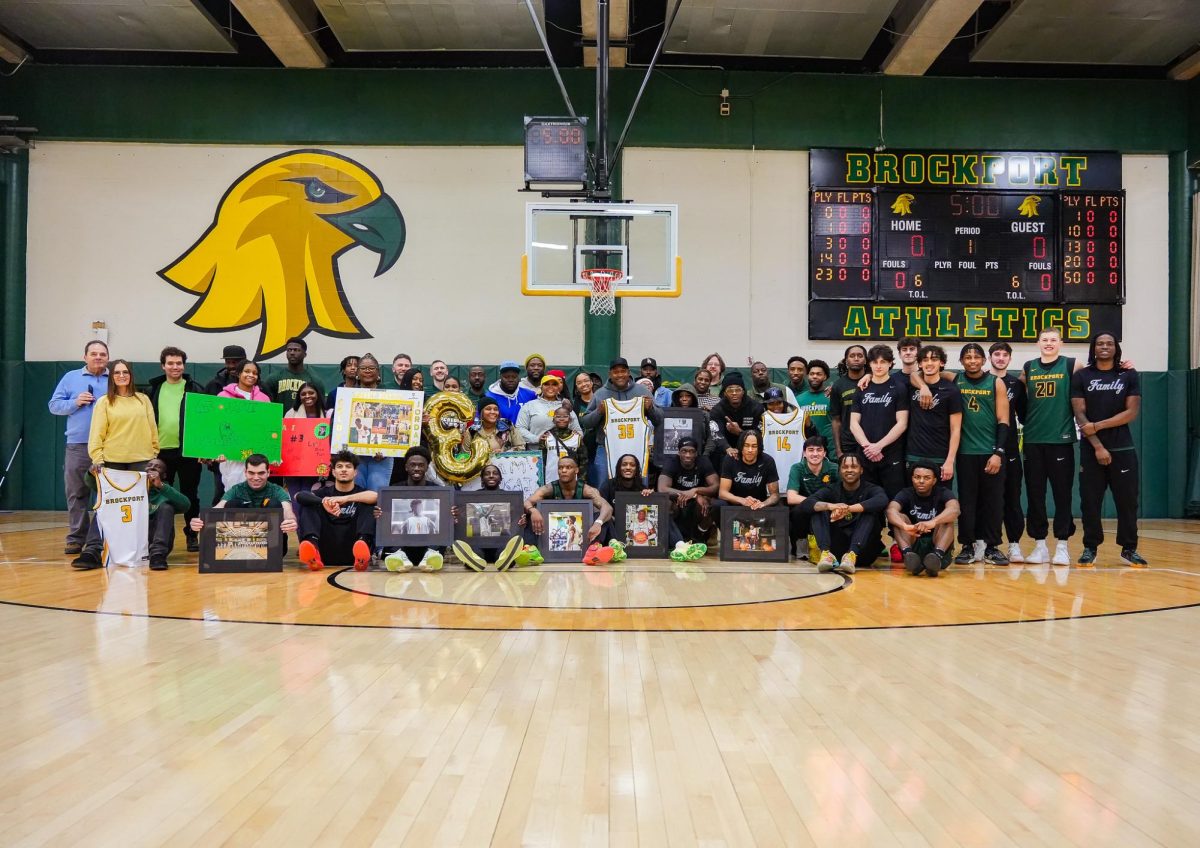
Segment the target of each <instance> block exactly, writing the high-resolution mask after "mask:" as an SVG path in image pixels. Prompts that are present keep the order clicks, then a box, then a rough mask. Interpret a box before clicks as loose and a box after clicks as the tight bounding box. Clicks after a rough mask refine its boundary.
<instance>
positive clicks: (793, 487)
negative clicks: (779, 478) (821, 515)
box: [787, 436, 838, 564]
mask: <svg viewBox="0 0 1200 848" xmlns="http://www.w3.org/2000/svg"><path fill="white" fill-rule="evenodd" d="M827 450H828V446H827V443H826V441H825V437H824V436H809V437H808V438H807V439H805V440H804V459H802V460H801V461H800V462H797V463H794V464H793V465H792V467H791V469H790V470H789V472H788V483H787V503H788V506H789V507H790V508H791V509H790V510H789V512H788V515H789V516H790V518H791V520H790V521H789V523H788V528H789V532H790V533H791V536H792V547H793V548H797V549H798V550H800V551H801V552H802V553H801V556H802V557H803V558H805V559H808V560H809V561H810V562H812V563H814V564H815V563H816V562H817V560H819V559H820V557H821V552H820V550H819V549H818V546H817V539H816V537H815V536H814V535H813V534H812V532H811V527H812V515H811V514H810V513H806V512H805V511H804V510H803V509H802V505H803V503H804V502H805V501H806V500H807V499H808V498H809V497H811V496H812V495H813V494H814V493H815V492H817V491H818V490H819V489H821V488H822V487H824V486H828V485H829V484H830V483H836V482H837V479H838V468H837V465H836V464H834V463H833V462H831V461H830V460H829V457H828V456H827V453H826V452H827ZM801 539H804V540H805V545H804V547H803V548H799V547H798V544H799V542H800V540H801Z"/></svg>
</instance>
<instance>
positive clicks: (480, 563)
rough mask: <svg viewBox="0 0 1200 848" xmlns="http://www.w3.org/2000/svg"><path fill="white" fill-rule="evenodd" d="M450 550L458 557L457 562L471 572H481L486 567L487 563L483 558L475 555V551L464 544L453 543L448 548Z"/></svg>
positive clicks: (460, 542)
mask: <svg viewBox="0 0 1200 848" xmlns="http://www.w3.org/2000/svg"><path fill="white" fill-rule="evenodd" d="M450 550H452V551H454V555H455V556H456V557H458V561H459V562H461V563H462V564H463V565H465V566H466V567H467V568H469V569H471V570H472V571H483V570H484V568H486V567H487V562H486V561H485V560H484V558H483V557H481V556H480V555H479V554H477V553H475V549H474V548H472V547H471V546H470V545H468V544H467V543H466V542H463V541H458V542H455V543H454V544H452V545H451V546H450Z"/></svg>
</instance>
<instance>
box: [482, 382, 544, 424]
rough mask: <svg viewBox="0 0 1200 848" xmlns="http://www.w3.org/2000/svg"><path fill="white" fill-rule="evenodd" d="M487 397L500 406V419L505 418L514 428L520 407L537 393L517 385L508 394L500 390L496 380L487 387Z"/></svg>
mask: <svg viewBox="0 0 1200 848" xmlns="http://www.w3.org/2000/svg"><path fill="white" fill-rule="evenodd" d="M487 396H488V397H490V398H491V399H492V400H494V401H496V403H497V404H498V405H499V406H500V417H501V418H507V419H508V421H509V423H510V424H513V425H514V426H515V425H516V423H517V416H519V415H520V414H521V407H522V406H524V405H525V404H527V403H529V401H531V400H533V399H534V398H535V397H537V392H535V391H533V390H532V389H527V388H525V387H524V386H522V385H521V384H520V383H518V384H517V388H516V390H515V391H513V393H512V394H509V393H508V392H506V391H504V389H502V388H500V381H499V380H497V381H496V382H494V383H492V384H491V385H490V386H488V390H487Z"/></svg>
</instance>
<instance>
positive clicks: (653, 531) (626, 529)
mask: <svg viewBox="0 0 1200 848" xmlns="http://www.w3.org/2000/svg"><path fill="white" fill-rule="evenodd" d="M613 504H614V505H613V538H614V539H616V540H617V541H618V542H621V543H622V544H623V545H625V550H626V551H628V553H629V556H631V557H649V558H652V559H654V558H658V559H663V558H666V556H667V553H668V548H669V547H670V540H669V537H670V535H671V496H670V495H668V494H667V493H665V492H655V493H654V494H652V495H647V496H646V497H642V494H641V492H618V493H617V496H616V497H615V498H614V499H613ZM642 509H644V510H646V515H645V519H644V521H643V520H641V519H640V518H639V516H640V510H642Z"/></svg>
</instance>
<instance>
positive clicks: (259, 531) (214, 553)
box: [198, 507, 283, 574]
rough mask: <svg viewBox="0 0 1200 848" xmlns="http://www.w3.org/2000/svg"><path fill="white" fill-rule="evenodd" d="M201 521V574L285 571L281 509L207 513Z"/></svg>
mask: <svg viewBox="0 0 1200 848" xmlns="http://www.w3.org/2000/svg"><path fill="white" fill-rule="evenodd" d="M200 518H201V520H203V521H204V529H203V530H201V531H200V562H199V566H198V568H199V571H200V573H201V574H255V573H258V572H281V571H283V533H282V532H281V531H280V529H279V525H280V524H281V523H282V522H283V510H282V509H278V508H276V509H239V508H236V507H232V508H226V509H206V510H203V511H202V512H201V513H200ZM239 543H240V544H239Z"/></svg>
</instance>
